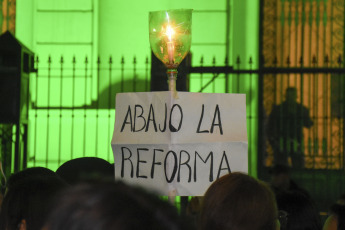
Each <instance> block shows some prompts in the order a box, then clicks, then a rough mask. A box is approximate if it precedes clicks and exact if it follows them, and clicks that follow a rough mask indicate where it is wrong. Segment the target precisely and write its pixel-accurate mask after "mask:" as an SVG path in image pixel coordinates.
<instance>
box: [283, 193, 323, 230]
mask: <svg viewBox="0 0 345 230" xmlns="http://www.w3.org/2000/svg"><path fill="white" fill-rule="evenodd" d="M277 204H278V209H279V210H284V211H285V212H287V214H288V216H287V223H286V229H287V230H297V229H298V230H300V229H308V230H321V229H322V224H321V220H320V216H319V214H318V212H317V210H316V208H315V206H314V203H313V202H312V200H311V199H310V198H309V197H307V196H306V195H304V194H303V193H300V192H297V191H293V192H283V193H280V194H279V195H277Z"/></svg>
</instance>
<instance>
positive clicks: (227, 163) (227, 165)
mask: <svg viewBox="0 0 345 230" xmlns="http://www.w3.org/2000/svg"><path fill="white" fill-rule="evenodd" d="M223 160H225V163H226V168H222V165H223ZM222 170H228V173H231V169H230V165H229V161H228V158H227V157H226V153H225V151H224V152H223V156H222V160H221V161H220V164H219V169H218V175H217V179H218V178H219V175H220V171H222Z"/></svg>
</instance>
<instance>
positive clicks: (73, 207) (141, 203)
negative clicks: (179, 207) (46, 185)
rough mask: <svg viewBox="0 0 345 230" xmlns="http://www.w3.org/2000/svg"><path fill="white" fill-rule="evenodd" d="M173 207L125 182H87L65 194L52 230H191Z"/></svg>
mask: <svg viewBox="0 0 345 230" xmlns="http://www.w3.org/2000/svg"><path fill="white" fill-rule="evenodd" d="M184 224H185V223H184V222H183V221H181V220H180V218H179V216H178V214H177V212H176V210H175V208H174V207H172V206H171V205H170V204H168V203H166V202H165V201H163V200H160V199H159V198H158V197H156V196H154V195H151V194H149V193H147V192H145V191H143V190H141V189H138V188H134V187H130V186H127V185H125V184H123V183H109V182H108V183H96V184H95V183H83V184H79V185H76V186H73V187H71V188H70V189H68V190H65V191H63V193H62V194H60V197H59V199H58V200H57V205H56V207H55V209H54V211H53V212H52V213H51V215H50V217H49V218H48V221H47V223H46V229H48V230H61V229H64V230H72V229H73V230H102V229H105V230H111V229H121V230H131V229H133V230H137V229H153V230H154V229H168V230H169V229H171V230H173V229H190V227H186V226H185V225H184Z"/></svg>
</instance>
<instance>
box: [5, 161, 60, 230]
mask: <svg viewBox="0 0 345 230" xmlns="http://www.w3.org/2000/svg"><path fill="white" fill-rule="evenodd" d="M65 186H66V183H65V182H64V181H63V180H62V179H61V178H60V177H59V176H57V175H56V174H55V173H54V172H53V171H51V170H49V169H45V168H41V167H38V168H29V169H26V170H23V171H21V172H18V173H16V174H14V175H12V176H11V177H10V179H9V182H8V188H7V191H6V194H5V197H4V200H3V203H2V207H1V213H0V229H1V230H18V229H29V230H40V229H41V228H42V226H43V224H44V222H45V219H46V217H47V215H48V213H49V211H50V210H51V207H52V203H53V199H54V197H55V195H56V194H57V192H58V191H59V190H61V189H63V188H64V187H65Z"/></svg>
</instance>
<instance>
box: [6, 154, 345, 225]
mask: <svg viewBox="0 0 345 230" xmlns="http://www.w3.org/2000/svg"><path fill="white" fill-rule="evenodd" d="M113 172H114V166H113V165H112V164H110V163H108V162H107V161H105V160H102V159H99V158H92V157H87V158H79V159H74V160H71V161H68V162H66V163H64V164H63V165H61V166H60V167H59V169H58V170H57V171H56V172H54V171H52V170H49V169H47V168H43V167H34V168H28V169H25V170H23V171H21V172H18V173H16V174H13V175H12V176H11V177H10V178H9V180H8V182H7V184H6V189H5V191H4V197H3V201H2V204H1V211H0V230H26V229H27V230H41V229H42V230H62V229H63V230H102V229H105V230H111V229H120V230H123V229H124V230H132V229H135V230H137V229H153V230H155V229H167V230H170V229H171V230H175V229H176V230H177V229H182V230H184V229H197V230H209V229H210V230H223V229H224V230H225V229H229V230H277V229H281V230H321V229H323V230H344V229H345V195H343V196H342V197H340V198H339V200H338V201H336V203H334V204H333V205H332V206H331V207H330V214H329V217H328V219H327V220H326V221H325V223H324V224H323V223H322V222H321V219H320V216H319V213H318V212H317V209H316V208H315V205H314V202H313V201H312V199H311V197H310V196H309V194H308V192H307V191H306V190H304V189H303V188H300V187H299V186H297V185H296V183H294V182H293V181H292V180H291V178H290V177H289V169H288V168H287V167H285V166H277V167H275V168H273V169H272V171H271V175H272V180H271V181H270V183H268V182H263V181H260V180H258V179H255V178H253V177H251V176H249V175H247V174H244V173H240V172H233V173H229V174H227V175H224V176H223V177H221V178H219V179H218V180H216V181H214V182H213V184H212V185H211V186H210V187H209V188H208V190H207V191H206V193H205V195H204V196H203V197H193V198H192V199H191V200H190V201H189V204H188V205H187V208H186V210H185V212H178V210H177V208H176V207H175V206H173V205H172V204H171V203H169V202H168V201H165V200H163V199H161V198H160V197H159V196H157V195H155V194H152V193H150V192H148V191H145V190H144V189H142V188H140V187H134V186H129V185H127V184H125V183H123V182H118V181H114V176H113ZM181 213H183V215H182V214H181Z"/></svg>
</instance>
